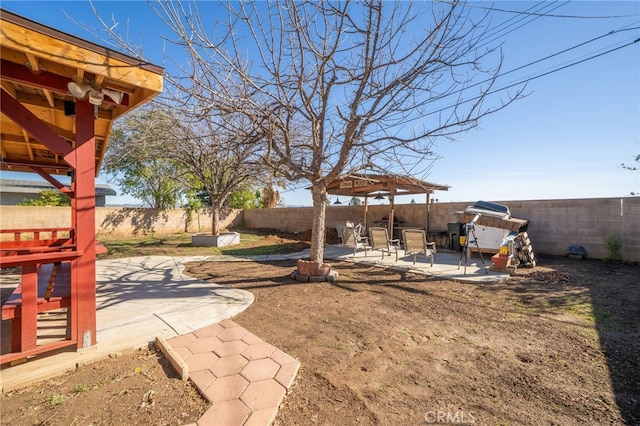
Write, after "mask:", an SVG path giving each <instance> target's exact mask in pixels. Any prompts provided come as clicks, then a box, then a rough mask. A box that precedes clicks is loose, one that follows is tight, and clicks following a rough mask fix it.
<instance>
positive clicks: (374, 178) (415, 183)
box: [327, 174, 450, 235]
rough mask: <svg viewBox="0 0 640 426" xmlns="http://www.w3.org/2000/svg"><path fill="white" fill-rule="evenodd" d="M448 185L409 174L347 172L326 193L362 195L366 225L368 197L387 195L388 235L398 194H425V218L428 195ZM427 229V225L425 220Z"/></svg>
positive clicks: (445, 188)
mask: <svg viewBox="0 0 640 426" xmlns="http://www.w3.org/2000/svg"><path fill="white" fill-rule="evenodd" d="M449 188H450V187H449V186H448V185H440V184H437V183H432V182H425V181H422V180H419V179H416V178H413V177H411V176H400V175H391V174H389V175H377V174H376V175H374V174H348V175H345V176H342V177H341V178H340V179H337V180H335V181H334V182H332V183H331V184H330V185H329V186H328V187H327V193H328V194H330V195H343V196H346V197H363V198H364V220H365V226H367V227H368V223H367V213H368V209H369V201H368V199H369V198H370V197H373V198H376V197H378V198H379V197H388V198H389V220H388V227H389V235H393V222H394V200H395V197H396V196H400V195H417V194H426V195H427V200H426V202H427V218H428V211H429V205H430V202H429V199H430V198H429V197H430V195H431V194H433V193H434V192H435V191H448V190H449ZM427 231H429V225H428V222H427Z"/></svg>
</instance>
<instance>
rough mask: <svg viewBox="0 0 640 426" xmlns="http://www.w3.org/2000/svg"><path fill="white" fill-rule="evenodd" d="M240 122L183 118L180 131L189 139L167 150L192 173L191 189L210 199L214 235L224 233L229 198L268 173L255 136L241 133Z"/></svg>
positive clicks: (228, 119)
mask: <svg viewBox="0 0 640 426" xmlns="http://www.w3.org/2000/svg"><path fill="white" fill-rule="evenodd" d="M237 119H240V121H243V120H242V119H243V117H237V115H236V117H231V116H230V115H229V114H227V115H225V116H218V117H215V116H208V117H201V120H200V121H197V122H190V121H189V120H190V119H189V118H187V117H182V120H181V122H180V124H179V127H180V128H182V131H183V132H184V134H185V138H184V139H182V140H180V141H179V142H178V143H177V144H175V145H173V146H168V147H166V149H167V151H168V153H169V156H170V157H171V158H173V159H174V160H175V161H177V162H179V163H180V164H181V165H182V166H183V167H184V169H185V170H186V171H188V173H189V178H190V186H191V187H192V188H193V187H195V189H201V190H203V191H204V192H206V194H207V195H208V196H209V199H210V201H211V215H212V226H211V231H212V234H213V235H219V233H220V217H221V213H222V211H223V209H224V207H226V206H227V204H228V200H229V196H230V195H231V194H232V193H234V192H236V191H239V190H241V189H243V188H246V187H248V186H252V185H254V184H257V183H258V182H260V181H261V176H262V175H263V171H264V168H263V167H260V164H259V162H258V160H259V158H260V149H259V148H260V145H259V144H258V143H257V140H256V138H255V136H252V135H251V134H248V133H246V132H244V131H242V130H241V128H242V127H243V126H242V125H241V124H238V123H237V122H236V120H237ZM231 123H236V125H237V126H238V127H236V126H231ZM176 127H178V125H177V126H176ZM230 128H232V129H233V130H229V129H230ZM247 128H250V127H248V126H247Z"/></svg>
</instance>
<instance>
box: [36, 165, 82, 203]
mask: <svg viewBox="0 0 640 426" xmlns="http://www.w3.org/2000/svg"><path fill="white" fill-rule="evenodd" d="M31 169H32V170H33V171H34V172H36V173H37V174H39V175H40V176H41V177H42V178H43V179H44V180H46V181H47V182H49V183H50V184H51V185H53V186H55V187H56V188H58V190H59V191H60V192H62V193H64V194H67V195H69V196H72V194H73V193H72V192H71V189H69V188H68V187H67V186H66V185H64V184H63V183H61V182H60V181H59V180H58V179H56V178H54V177H53V176H51V175H50V174H49V173H47V172H46V171H45V170H44V169H43V168H42V167H36V166H31Z"/></svg>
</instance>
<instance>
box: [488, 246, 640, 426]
mask: <svg viewBox="0 0 640 426" xmlns="http://www.w3.org/2000/svg"><path fill="white" fill-rule="evenodd" d="M539 265H542V266H543V267H545V270H544V271H535V272H527V269H522V270H520V271H518V274H517V275H515V276H514V277H512V278H511V279H510V280H508V281H506V282H504V283H499V284H493V285H484V284H483V285H480V286H478V287H479V288H482V289H484V290H486V291H496V290H508V291H510V292H511V293H512V294H513V297H514V302H515V303H518V304H520V305H522V306H526V307H527V308H528V309H533V310H534V312H537V313H539V314H546V313H548V314H554V313H558V312H564V313H570V314H572V315H573V316H575V317H577V318H580V319H583V320H586V321H588V322H592V323H593V324H594V326H595V330H596V331H597V334H598V339H599V344H600V349H601V351H602V353H603V354H604V356H605V357H606V360H607V365H608V368H609V376H610V378H611V384H612V387H613V391H614V393H615V398H616V404H617V406H618V409H619V410H620V413H621V415H622V418H623V419H624V420H625V422H626V423H627V424H640V279H638V277H639V276H640V267H639V266H638V265H634V264H621V263H619V264H616V263H607V262H603V261H599V260H575V259H568V258H563V257H558V256H548V257H542V258H541V259H540V263H539Z"/></svg>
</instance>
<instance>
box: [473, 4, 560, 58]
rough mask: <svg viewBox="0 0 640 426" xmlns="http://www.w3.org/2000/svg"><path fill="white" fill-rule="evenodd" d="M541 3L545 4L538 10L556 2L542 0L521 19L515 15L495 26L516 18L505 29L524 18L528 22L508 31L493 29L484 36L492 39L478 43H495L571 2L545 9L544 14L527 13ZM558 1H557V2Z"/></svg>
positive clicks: (524, 13)
mask: <svg viewBox="0 0 640 426" xmlns="http://www.w3.org/2000/svg"><path fill="white" fill-rule="evenodd" d="M541 3H542V4H543V6H542V7H541V8H540V9H538V10H537V11H542V10H544V9H547V8H548V7H551V6H553V5H554V3H548V2H544V1H543V2H540V3H538V4H536V5H535V6H532V7H530V8H529V9H527V10H526V11H524V12H523V13H522V14H521V15H523V16H522V17H520V18H519V19H517V16H514V17H511V18H509V19H508V20H506V21H504V22H503V23H502V24H500V25H497V26H496V27H495V28H499V27H501V26H502V25H503V24H505V23H506V22H509V21H510V20H514V19H517V20H516V22H512V23H511V24H509V25H507V26H506V27H505V28H504V29H505V30H506V29H507V28H509V27H512V26H513V25H516V24H518V23H520V22H521V21H524V20H527V21H526V22H523V23H521V24H520V25H518V26H517V27H515V28H512V29H510V30H509V31H507V32H502V30H500V31H495V30H494V31H493V32H492V31H489V32H488V33H487V34H486V35H485V37H483V38H486V37H491V38H490V39H488V40H486V41H484V42H483V43H482V44H480V45H478V47H482V46H486V45H487V44H490V43H493V42H494V41H495V40H497V39H499V38H502V37H505V36H507V35H509V34H511V33H512V32H514V31H516V30H519V29H520V28H522V27H524V26H525V25H528V24H530V23H532V22H533V21H535V20H537V19H540V18H542V17H543V16H547V13H549V12H552V11H554V10H556V9H558V8H560V7H562V6H565V5H566V4H568V3H569V1H565V2H564V3H562V4H559V5H557V6H555V7H553V8H552V9H551V10H549V11H545V12H544V14H535V15H531V14H528V13H526V12H528V11H529V10H531V9H533V8H534V7H536V6H538V5H540V4H541ZM556 3H557V2H556ZM537 11H536V12H537ZM501 32H502V33H501Z"/></svg>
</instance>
